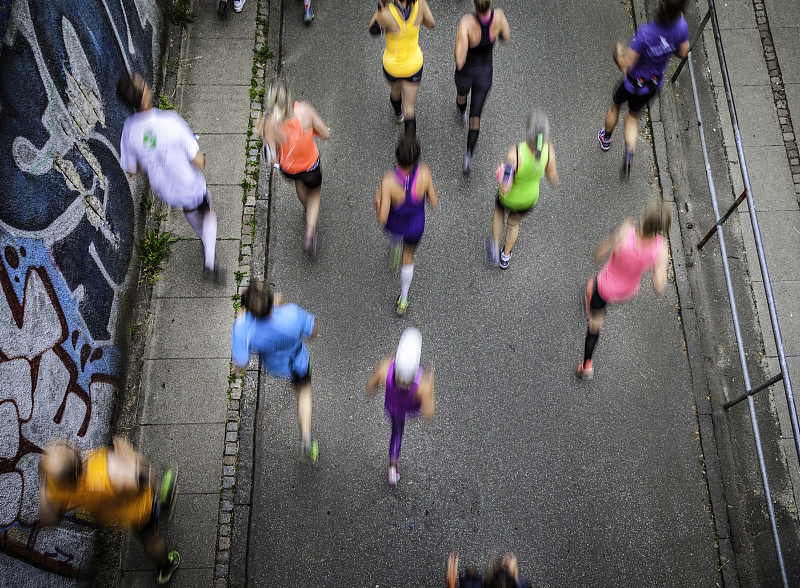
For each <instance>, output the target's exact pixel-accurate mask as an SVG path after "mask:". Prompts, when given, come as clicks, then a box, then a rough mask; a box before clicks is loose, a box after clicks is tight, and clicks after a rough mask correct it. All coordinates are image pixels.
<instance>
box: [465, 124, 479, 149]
mask: <svg viewBox="0 0 800 588" xmlns="http://www.w3.org/2000/svg"><path fill="white" fill-rule="evenodd" d="M480 132H481V131H480V129H470V130H469V131H468V132H467V151H469V152H470V153H472V151H473V149H475V144H476V143H477V142H478V135H479V134H480Z"/></svg>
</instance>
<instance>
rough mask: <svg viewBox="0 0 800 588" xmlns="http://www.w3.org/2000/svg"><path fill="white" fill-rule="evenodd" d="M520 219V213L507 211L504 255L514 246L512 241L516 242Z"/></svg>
mask: <svg viewBox="0 0 800 588" xmlns="http://www.w3.org/2000/svg"><path fill="white" fill-rule="evenodd" d="M521 220H522V215H521V214H517V213H516V212H509V213H508V224H507V226H506V246H505V250H506V255H509V254H510V253H511V250H512V249H513V248H514V243H516V242H517V237H519V221H521Z"/></svg>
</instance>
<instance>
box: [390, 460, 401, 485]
mask: <svg viewBox="0 0 800 588" xmlns="http://www.w3.org/2000/svg"><path fill="white" fill-rule="evenodd" d="M399 480H400V470H398V469H397V466H396V465H394V464H392V465H390V466H389V486H397V482H398V481H399Z"/></svg>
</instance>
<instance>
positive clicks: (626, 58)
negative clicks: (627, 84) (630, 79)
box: [614, 42, 639, 74]
mask: <svg viewBox="0 0 800 588" xmlns="http://www.w3.org/2000/svg"><path fill="white" fill-rule="evenodd" d="M614 60H615V61H616V62H617V67H618V68H619V69H620V71H621V72H622V73H624V74H627V73H628V72H629V71H630V70H631V69H632V68H633V66H634V65H636V64H637V63H638V62H639V54H638V53H637V52H636V51H634V50H633V49H631V48H630V47H628V46H627V45H625V44H624V43H620V42H617V45H616V47H615V48H614Z"/></svg>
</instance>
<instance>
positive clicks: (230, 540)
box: [213, 0, 269, 588]
mask: <svg viewBox="0 0 800 588" xmlns="http://www.w3.org/2000/svg"><path fill="white" fill-rule="evenodd" d="M268 12H269V2H268V0H257V10H256V30H255V35H254V36H255V43H254V47H253V77H252V79H251V89H250V98H251V104H250V120H249V122H248V136H247V152H246V158H247V161H246V164H245V177H244V180H243V181H242V204H243V208H242V224H241V238H240V241H239V265H238V268H237V271H236V274H235V277H236V284H237V291H236V293H235V294H234V295H233V297H232V299H233V310H234V312H238V310H239V308H240V299H241V295H242V294H243V293H244V291H245V289H246V288H247V286H248V285H249V283H250V276H251V275H253V267H252V266H253V260H254V256H253V249H254V245H255V242H256V241H255V237H256V233H257V226H258V223H257V218H256V210H255V208H256V197H257V191H258V185H259V163H260V151H261V140H260V138H259V137H257V136H255V126H256V121H257V120H258V117H259V115H260V114H261V110H262V100H263V93H264V88H265V85H264V84H265V82H264V79H265V71H266V59H264V58H263V56H264V55H268V54H267V53H265V52H266V48H267V38H266V35H267V31H268V26H269V20H268ZM267 59H268V57H267ZM258 373H259V360H258V358H255V359H252V360H251V361H250V364H249V365H248V367H247V371H246V373H245V375H244V376H239V375H238V374H237V373H236V371H235V370H234V369H233V366H231V374H230V377H229V382H230V386H229V388H228V408H227V411H226V418H225V421H226V422H225V449H224V452H223V457H222V475H221V478H220V500H219V512H218V518H217V521H218V526H217V541H216V556H215V567H214V580H213V586H214V588H226V587H227V586H243V585H244V584H245V583H246V575H245V564H246V554H247V527H248V526H249V504H250V499H249V495H250V491H251V488H252V483H251V480H252V467H250V465H251V464H250V463H249V462H252V456H251V457H250V458H249V459H248V457H247V453H248V452H247V451H245V450H244V448H245V447H249V448H250V453H252V444H253V441H252V439H251V437H252V432H251V433H250V436H249V437H248V434H247V433H245V434H244V435H242V430H243V429H244V430H247V431H252V430H253V429H254V419H255V408H254V404H255V403H256V402H257V398H258V386H257V384H258ZM254 384H255V385H254ZM242 461H245V462H248V463H247V466H246V467H244V468H243V469H242V471H241V472H240V471H238V470H239V466H240V462H242ZM242 474H243V475H242ZM242 494H246V495H247V497H246V499H245V500H241V499H240V495H242ZM241 503H244V507H243V508H242V507H241ZM242 525H244V526H245V527H244V528H245V532H244V534H243V536H241V535H242V533H241V532H239V530H240V529H241V527H242ZM237 539H238V540H237Z"/></svg>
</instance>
